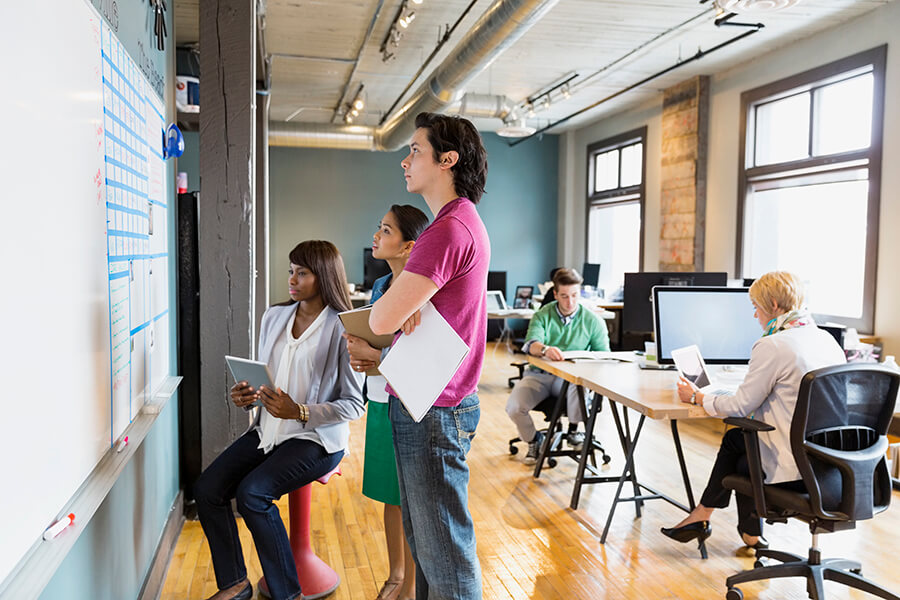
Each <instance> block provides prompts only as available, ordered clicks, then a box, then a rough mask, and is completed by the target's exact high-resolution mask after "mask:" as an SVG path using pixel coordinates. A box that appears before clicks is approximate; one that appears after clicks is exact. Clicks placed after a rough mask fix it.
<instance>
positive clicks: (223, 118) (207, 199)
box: [198, 0, 256, 468]
mask: <svg viewBox="0 0 900 600" xmlns="http://www.w3.org/2000/svg"><path fill="white" fill-rule="evenodd" d="M255 60H256V1H255V0H203V2H201V3H200V72H201V73H202V77H203V78H202V80H201V82H200V86H201V87H200V90H201V91H200V94H201V95H200V103H201V106H200V189H201V194H200V203H199V204H200V206H199V210H198V234H199V235H198V255H199V262H200V409H201V416H200V426H201V438H202V443H201V445H202V454H203V467H204V468H205V467H206V466H207V465H209V463H210V462H212V460H213V459H214V458H215V457H216V456H217V455H218V454H219V453H220V452H221V451H222V450H224V449H225V448H226V447H227V446H228V445H229V444H230V443H231V442H232V441H233V440H234V439H235V438H236V437H237V436H238V435H239V434H240V433H241V432H242V431H244V430H245V429H246V428H247V413H246V412H244V411H243V410H241V409H238V408H236V407H235V406H234V405H233V404H231V401H230V399H229V397H228V390H229V388H230V387H231V378H230V375H229V374H228V369H227V367H226V366H225V358H224V356H225V355H226V354H233V355H236V356H247V357H249V356H253V354H254V352H253V340H254V337H255V335H254V331H255V327H256V324H255V313H254V297H255V273H254V271H255V256H254V246H255V239H256V231H255V224H254V212H255V210H254V203H255V194H256V188H255V182H254V155H255V149H256V137H255V129H256V114H255V98H254V96H255V89H256V63H255Z"/></svg>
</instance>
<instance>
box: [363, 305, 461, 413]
mask: <svg viewBox="0 0 900 600" xmlns="http://www.w3.org/2000/svg"><path fill="white" fill-rule="evenodd" d="M421 311H422V322H421V323H420V324H419V326H418V327H416V329H415V330H414V331H413V332H412V333H411V334H409V335H401V336H400V337H399V338H398V339H397V342H396V343H395V344H394V346H393V347H392V348H391V351H390V352H388V355H387V357H386V358H385V359H384V360H383V361H382V362H381V364H380V365H379V367H378V368H379V370H380V371H381V374H382V375H384V378H385V379H387V381H388V383H389V384H390V385H391V388H393V390H394V391H395V392H396V393H397V397H398V398H400V401H401V402H403V406H405V407H406V410H407V411H409V414H410V415H411V416H412V418H413V419H415V421H416V422H417V423H418V422H419V421H421V420H422V418H423V417H424V416H425V413H427V412H428V410H429V409H430V408H431V407H432V405H433V404H434V403H435V401H436V400H437V399H438V396H440V395H441V392H443V391H444V388H445V387H447V384H448V383H450V379H451V378H452V377H453V375H455V374H456V371H457V370H458V369H459V366H460V365H461V364H462V361H463V359H464V358H465V357H466V355H467V354H468V353H469V347H468V346H467V345H466V343H465V342H464V341H463V340H462V338H460V337H459V335H457V333H456V332H455V331H454V330H453V328H452V327H450V324H449V323H447V321H446V320H445V319H444V317H442V316H441V313H439V312H438V311H437V309H436V308H435V307H434V305H433V304H431V302H426V303H425V305H424V306H423V307H422V308H421Z"/></svg>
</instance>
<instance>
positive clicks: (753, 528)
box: [700, 428, 806, 536]
mask: <svg viewBox="0 0 900 600" xmlns="http://www.w3.org/2000/svg"><path fill="white" fill-rule="evenodd" d="M734 474H737V475H746V476H749V475H750V468H749V466H748V465H747V446H746V445H745V444H744V432H743V431H742V430H740V429H737V428H735V429H729V430H728V431H726V432H725V435H724V436H722V443H721V445H720V446H719V453H718V454H717V455H716V462H715V464H713V468H712V472H711V473H710V474H709V481H708V482H707V484H706V489H705V490H703V496H702V497H701V498H700V503H701V504H702V505H703V506H705V507H707V508H726V507H727V506H728V502H729V501H730V500H731V491H732V490H730V489H728V488H726V487H723V486H722V480H723V479H725V477H726V476H727V475H734ZM775 485H777V486H778V487H783V488H786V489H789V490H793V491H798V492H803V491H806V487H805V486H804V485H803V482H802V481H786V482H784V483H778V484H775ZM734 498H735V500H736V502H737V513H738V529H739V530H740V531H741V532H743V533H746V534H747V535H753V536H757V535H762V525H763V520H762V519H760V518H758V517H754V516H753V511H754V506H753V498H752V497H750V496H745V495H743V494H739V493H737V492H735V494H734Z"/></svg>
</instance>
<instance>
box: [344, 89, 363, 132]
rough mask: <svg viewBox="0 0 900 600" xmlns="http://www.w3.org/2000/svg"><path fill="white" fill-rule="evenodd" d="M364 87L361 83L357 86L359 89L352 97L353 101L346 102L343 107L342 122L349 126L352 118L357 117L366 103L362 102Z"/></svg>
mask: <svg viewBox="0 0 900 600" xmlns="http://www.w3.org/2000/svg"><path fill="white" fill-rule="evenodd" d="M364 88H365V85H363V84H362V83H361V84H359V88H357V90H356V95H355V96H353V100H352V101H350V102H348V103H347V104H346V106H344V122H345V123H347V124H349V123H352V122H353V119H354V117H358V116H359V113H360V111H362V109H364V108H365V107H366V101H365V100H363V89H364Z"/></svg>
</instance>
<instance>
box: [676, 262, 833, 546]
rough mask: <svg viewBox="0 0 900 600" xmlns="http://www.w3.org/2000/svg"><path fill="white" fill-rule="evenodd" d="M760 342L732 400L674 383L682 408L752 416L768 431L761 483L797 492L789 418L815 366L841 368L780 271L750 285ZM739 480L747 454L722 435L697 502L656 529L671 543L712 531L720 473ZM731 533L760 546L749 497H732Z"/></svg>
mask: <svg viewBox="0 0 900 600" xmlns="http://www.w3.org/2000/svg"><path fill="white" fill-rule="evenodd" d="M750 300H751V302H752V303H753V307H754V308H755V312H754V316H756V318H757V319H758V320H759V324H760V326H761V327H762V329H763V336H762V337H761V338H760V339H759V340H757V341H756V342H755V343H754V344H753V349H752V351H751V353H750V366H749V368H748V370H747V376H746V377H745V378H744V381H743V383H742V384H741V386H740V387H739V388H738V389H737V392H736V393H735V394H734V395H721V396H714V395H705V394H703V393H701V392H700V391H698V390H697V387H696V386H695V385H694V384H693V383H691V382H690V381H688V380H686V379H684V378H682V379H681V380H680V381H679V382H678V396H679V398H680V399H681V401H682V402H689V403H691V404H699V405H700V406H702V407H703V409H704V410H705V411H706V412H707V413H708V414H709V415H710V416H713V417H747V416H751V415H752V416H753V417H754V418H756V419H759V420H760V421H763V422H765V423H768V424H769V425H772V426H774V427H775V430H774V431H770V432H761V433H760V434H759V441H760V458H761V462H762V467H763V471H764V473H765V482H766V483H767V484H770V485H779V486H781V487H785V488H787V489H792V490H798V491H803V490H804V487H803V482H802V481H800V471H799V470H798V469H797V464H796V463H795V462H794V457H793V455H792V454H791V440H790V431H791V419H792V417H793V416H794V407H795V406H796V403H797V393H798V392H799V390H800V380H801V379H802V378H803V376H804V375H806V373H808V372H809V371H812V370H814V369H818V368H820V367H826V366H830V365H835V364H841V363H843V362H845V360H846V359H845V357H844V352H843V350H841V348H840V346H838V344H837V342H835V340H834V338H833V337H831V335H829V334H828V333H827V332H825V331H823V330H821V329H819V328H818V327H817V326H816V323H815V321H813V319H812V316H811V315H810V314H809V312H807V311H805V310H803V309H802V308H801V307H802V306H803V293H802V287H801V283H800V280H799V279H798V278H797V277H796V276H795V275H793V274H791V273H787V272H784V271H774V272H771V273H766V274H765V275H763V276H762V277H760V278H759V279H757V280H756V281H755V282H754V283H753V285H752V286H750ZM733 473H740V474H744V475H747V474H749V469H748V467H747V451H746V448H745V446H744V436H743V434H742V432H741V430H740V429H730V430H729V431H727V432H726V433H725V435H724V436H723V438H722V444H721V446H720V447H719V453H718V455H717V456H716V462H715V464H714V465H713V469H712V473H710V476H709V482H708V483H707V485H706V489H705V490H704V492H703V496H702V497H701V499H700V504H698V505H697V507H696V508H694V510H693V511H691V513H690V514H688V516H687V517H685V518H684V520H682V521H681V522H680V523H678V525H676V526H675V527H671V528H666V527H664V528H663V529H662V532H663V534H665V535H666V536H668V537H670V538H672V539H674V540H676V541H679V542H689V541H691V540H694V539H696V540H698V541H703V540H705V539H706V538H707V537H709V535H710V533H711V532H712V528H711V527H710V525H709V518H710V516H711V515H712V513H713V510H714V509H716V508H725V507H727V506H728V502H729V500H730V498H731V490H729V489H726V488H725V487H723V486H722V479H724V478H725V476H726V475H730V474H733ZM735 499H736V501H737V511H738V533H740V535H741V539H742V540H743V542H744V543H745V544H746V545H747V546H750V547H755V548H761V547H765V546H767V543H766V541H765V539H764V538H763V537H762V519H759V518H754V517H752V516H751V515H752V511H753V499H752V498H750V497H747V496H743V495H741V494H737V493H736V494H735Z"/></svg>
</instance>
